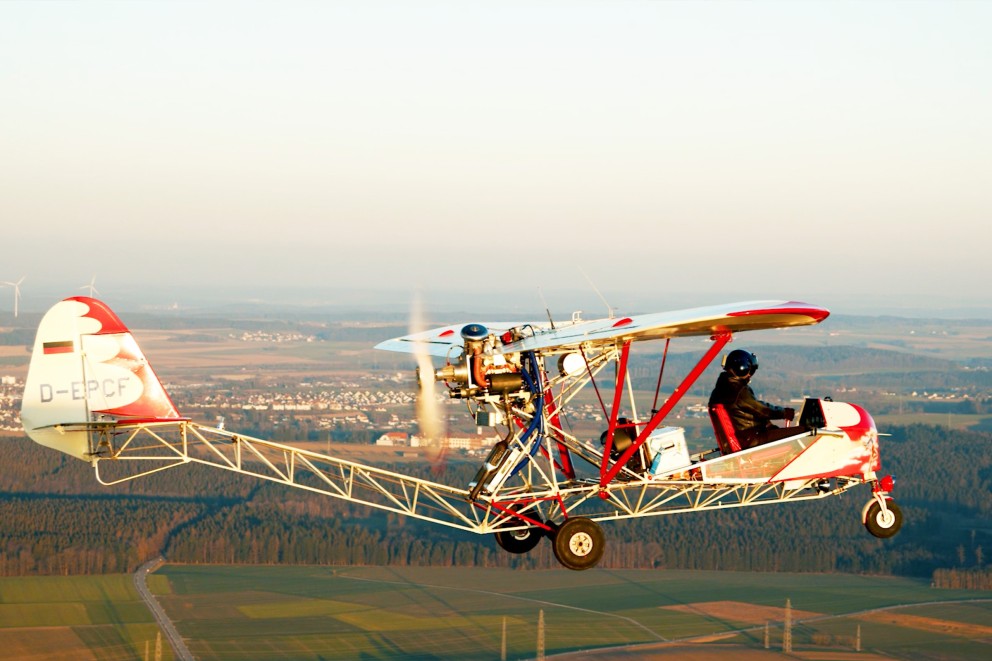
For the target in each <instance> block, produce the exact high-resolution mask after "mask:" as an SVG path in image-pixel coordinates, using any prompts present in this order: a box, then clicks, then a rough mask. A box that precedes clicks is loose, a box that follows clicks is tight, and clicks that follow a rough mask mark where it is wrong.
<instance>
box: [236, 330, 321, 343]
mask: <svg viewBox="0 0 992 661" xmlns="http://www.w3.org/2000/svg"><path fill="white" fill-rule="evenodd" d="M228 337H230V338H231V339H233V340H241V341H242V342H275V343H276V344H283V343H285V342H319V341H320V338H318V337H317V336H316V335H304V334H303V333H289V332H281V331H275V332H273V331H261V330H254V331H245V332H243V333H241V334H240V335H237V334H235V333H230V334H229V335H228Z"/></svg>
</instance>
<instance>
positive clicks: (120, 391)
mask: <svg viewBox="0 0 992 661" xmlns="http://www.w3.org/2000/svg"><path fill="white" fill-rule="evenodd" d="M828 315H829V311H827V310H826V309H824V308H821V307H818V306H814V305H810V304H807V303H802V302H796V301H749V302H742V303H730V304H725V305H717V306H710V307H700V308H693V309H688V310H678V311H674V312H662V313H653V314H641V315H634V316H629V317H622V318H615V317H614V316H613V315H612V314H611V316H610V317H608V318H604V319H595V320H584V319H582V317H581V314H579V313H576V314H573V316H572V318H571V319H570V320H569V321H566V322H558V323H556V322H554V321H552V320H551V319H550V315H549V320H548V321H547V322H521V323H517V322H513V323H494V324H489V325H483V324H481V323H467V324H460V325H451V326H443V327H440V328H435V329H431V330H425V331H419V332H414V333H411V334H409V335H406V336H403V337H398V338H395V339H391V340H387V341H384V342H381V343H380V344H378V345H376V347H375V348H376V349H380V350H386V351H398V352H403V353H409V354H413V355H414V356H415V357H416V358H417V362H418V364H419V369H418V379H419V382H420V384H421V388H422V394H421V397H425V396H430V393H431V389H432V388H433V386H434V384H436V383H442V384H444V385H445V387H446V388H447V393H448V396H449V398H450V399H454V400H459V401H461V402H463V403H464V404H465V405H466V406H467V409H468V412H469V414H470V415H471V416H472V419H473V420H474V422H475V424H476V425H478V426H481V427H489V428H492V429H493V430H494V432H496V435H498V437H499V439H500V440H499V441H498V442H496V443H495V445H494V446H493V448H492V450H491V452H490V453H489V455H488V457H487V458H486V460H485V461H484V462H483V464H482V466H481V467H480V468H479V469H478V472H477V474H476V476H475V479H474V480H472V481H471V483H469V484H466V485H447V484H443V483H440V482H436V481H431V480H426V479H422V478H416V477H413V476H409V475H404V474H402V473H399V472H396V471H391V470H386V469H383V468H379V467H375V466H369V465H365V464H361V463H357V462H353V461H348V460H344V459H341V458H337V457H333V456H330V455H327V454H322V453H318V452H312V451H309V450H302V449H299V448H295V447H293V446H290V445H286V444H281V443H276V442H273V441H268V440H263V439H257V438H252V437H250V436H247V435H244V434H239V433H237V432H235V431H231V430H228V429H224V428H223V425H220V426H218V427H210V426H206V425H201V424H198V423H196V422H193V421H192V420H191V419H190V418H187V417H184V416H182V415H181V414H180V413H179V412H178V410H177V409H176V406H175V405H174V404H173V402H172V400H171V398H170V397H169V395H168V393H167V392H166V389H165V388H164V387H163V385H162V383H161V382H160V380H159V379H158V377H157V376H156V374H155V372H154V371H153V369H152V367H151V365H150V364H149V363H148V361H147V359H146V358H145V356H144V354H143V353H142V351H141V349H140V347H139V346H138V343H137V342H136V340H135V339H134V337H133V335H132V334H131V332H130V331H129V330H128V328H127V327H126V326H125V325H124V323H123V322H122V321H121V320H120V318H119V317H118V316H117V315H116V314H115V313H114V312H113V311H112V310H111V309H110V308H109V307H108V306H107V305H106V304H105V303H103V302H102V301H100V300H97V299H94V298H91V297H86V296H74V297H70V298H67V299H65V300H62V301H60V302H58V303H56V304H55V305H54V306H53V307H52V308H51V309H50V310H49V311H48V312H47V313H46V315H45V316H44V317H43V319H42V321H41V323H40V325H39V328H38V333H37V337H36V339H35V343H34V347H33V352H32V358H31V363H30V365H29V369H28V376H27V380H26V382H25V390H24V396H23V400H22V410H21V420H22V423H23V426H24V430H25V432H26V434H27V435H28V436H29V437H30V438H31V439H32V440H33V441H35V442H36V443H39V444H41V445H43V446H46V447H49V448H53V449H55V450H59V451H61V452H64V453H66V454H68V455H70V456H73V457H75V458H77V459H80V460H83V461H86V462H89V463H90V464H91V465H92V467H93V469H94V473H95V476H96V478H97V480H98V481H99V482H100V483H101V484H104V485H113V484H118V483H121V482H124V481H127V480H133V479H137V478H140V477H143V476H147V475H151V474H154V473H157V472H160V471H163V470H167V469H171V468H176V467H179V466H182V465H185V464H188V463H199V464H205V465H209V466H213V467H216V468H220V469H224V470H228V471H234V472H238V473H242V474H247V475H251V476H254V477H257V478H260V479H264V480H268V481H272V482H278V483H280V484H284V485H287V486H290V487H294V488H299V489H304V490H307V491H310V492H313V493H318V494H323V495H327V496H331V497H334V498H340V499H344V500H348V501H352V502H356V503H361V504H365V505H369V506H371V507H375V508H379V509H382V510H387V511H391V512H396V513H399V514H403V515H406V516H411V517H414V518H417V519H421V520H425V521H430V522H433V523H437V524H440V525H445V526H448V527H451V528H456V529H460V530H465V531H469V532H472V533H476V534H492V535H493V536H494V538H495V541H496V543H497V544H498V545H499V546H500V547H501V548H502V549H504V550H505V551H507V552H509V553H515V554H520V553H527V552H529V551H531V550H532V549H534V548H535V547H536V546H537V545H538V544H539V543H540V542H541V540H542V539H545V538H547V539H548V540H549V541H550V543H551V546H552V550H553V553H554V555H555V558H556V559H557V560H558V562H559V563H560V564H561V565H562V566H563V567H566V568H568V569H572V570H585V569H589V568H591V567H594V566H596V565H597V564H598V562H599V561H600V560H601V558H602V556H603V551H604V549H605V544H606V539H605V535H604V533H603V530H602V525H601V524H603V523H606V522H609V521H616V520H623V519H633V518H641V517H648V516H662V515H677V514H685V513H690V512H700V511H711V510H725V509H732V508H741V507H751V506H757V505H769V504H784V503H795V502H802V501H808V500H817V499H823V498H828V497H833V496H839V495H841V494H843V493H845V492H847V491H848V490H850V489H852V488H854V487H857V486H859V485H862V484H864V485H868V486H870V488H871V498H870V499H869V500H868V502H867V503H866V504H865V506H864V507H863V509H862V511H861V521H862V523H863V524H864V525H865V527H866V529H867V530H868V532H869V533H871V534H872V535H874V536H876V537H879V538H888V537H892V536H893V535H895V534H896V533H897V532H898V531H899V529H900V527H901V525H902V513H901V510H900V508H899V507H898V505H897V504H896V503H895V501H894V500H893V498H892V496H891V492H892V490H893V487H894V479H893V478H892V476H891V475H880V472H879V471H880V470H881V462H880V455H879V434H878V431H877V429H876V426H875V423H874V421H873V420H872V418H871V416H870V415H869V414H868V412H867V411H865V410H864V409H863V408H861V407H860V406H858V405H856V404H850V403H846V402H837V401H832V400H831V399H829V398H822V399H816V398H807V399H805V401H804V404H803V407H802V409H801V411H800V413H799V416H798V424H797V425H796V426H795V433H794V434H792V435H789V436H787V437H785V438H782V439H780V440H776V441H774V442H770V443H766V444H763V445H758V446H756V447H752V448H748V449H742V448H741V445H740V443H739V441H738V439H737V437H736V435H735V432H734V429H733V427H732V425H730V423H729V419H728V417H727V416H726V412H725V411H721V410H719V409H715V410H711V411H710V415H711V420H712V422H713V426H714V437H715V440H716V444H717V446H718V447H717V448H715V449H712V450H707V451H703V452H698V453H695V454H692V455H690V453H689V452H688V449H687V445H686V439H685V430H684V429H683V428H681V427H678V426H671V425H667V424H664V423H665V422H666V420H667V418H668V416H669V415H670V414H671V413H672V411H673V410H674V409H675V407H676V406H677V405H678V404H679V403H680V401H681V400H682V397H683V396H684V395H685V393H686V392H687V391H688V390H689V389H690V388H691V387H692V385H693V384H694V383H695V382H696V380H697V379H698V378H699V376H700V375H701V374H702V373H703V371H704V370H705V369H706V367H707V366H709V365H710V364H711V363H712V361H713V360H714V359H715V358H716V357H717V356H718V355H719V354H720V352H721V351H722V350H723V349H724V348H725V347H726V345H727V344H728V343H729V342H731V341H732V339H733V337H734V335H735V334H736V333H741V332H750V331H760V330H767V329H774V328H789V327H797V326H808V325H813V324H818V323H820V322H822V321H823V320H824V319H826V318H827V317H828ZM684 338H697V339H698V338H702V339H704V340H708V341H709V346H708V348H707V349H706V350H705V351H704V352H703V354H702V356H700V357H699V359H698V361H697V362H696V364H695V366H694V367H692V368H691V369H690V370H689V372H688V373H687V374H686V375H685V376H684V377H683V378H682V380H681V381H680V382H679V383H678V385H676V386H675V388H674V389H673V391H672V392H671V394H670V395H668V396H667V397H666V398H664V401H663V402H662V403H661V405H660V406H658V399H659V392H660V384H661V381H662V375H663V373H664V368H665V363H666V359H667V356H668V353H669V346H670V343H671V342H672V341H673V340H680V339H684ZM661 341H663V343H664V351H663V353H662V358H661V364H660V369H659V376H658V384H659V386H658V388H659V390H658V391H656V392H655V393H654V401H653V405H652V406H651V407H647V406H642V407H641V409H639V408H638V402H637V396H636V393H635V392H634V390H633V388H632V383H631V375H630V370H629V365H630V354H631V347H632V345H633V344H634V343H635V342H661ZM436 358H442V359H444V365H443V366H441V367H435V366H434V364H433V363H432V362H431V361H432V359H436ZM611 366H612V367H613V370H608V369H607V368H608V367H611ZM584 389H591V390H592V391H594V393H595V395H596V397H597V398H598V400H599V402H600V404H601V406H602V409H603V411H604V418H605V419H606V420H607V429H606V431H605V432H603V433H602V434H601V435H600V436H599V438H583V437H580V436H579V435H576V434H573V433H571V432H570V431H569V429H568V428H567V425H566V424H564V423H563V419H564V418H565V415H566V413H567V412H568V410H569V408H570V405H571V404H572V402H573V401H574V400H575V398H576V397H577V395H578V394H579V393H580V392H581V391H583V390H584ZM642 409H643V410H642Z"/></svg>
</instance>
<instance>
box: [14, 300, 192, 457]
mask: <svg viewBox="0 0 992 661" xmlns="http://www.w3.org/2000/svg"><path fill="white" fill-rule="evenodd" d="M179 419H181V416H180V415H179V412H178V411H176V407H175V405H174V404H173V403H172V400H171V399H170V398H169V395H168V393H166V392H165V388H163V387H162V383H161V382H160V381H159V380H158V377H157V376H156V375H155V372H154V371H153V370H152V368H151V366H150V365H149V364H148V361H147V360H145V356H144V354H142V353H141V349H140V348H139V347H138V343H137V342H135V340H134V337H133V336H132V335H131V331H129V330H128V329H127V327H126V326H125V325H124V323H123V322H121V320H120V319H119V318H118V317H117V315H116V314H114V312H113V311H112V310H111V309H110V308H109V307H107V305H106V304H105V303H103V302H102V301H98V300H96V299H95V298H89V297H86V296H74V297H72V298H67V299H65V300H63V301H59V302H58V303H56V304H55V305H54V306H53V307H52V309H50V310H49V311H48V312H47V313H46V314H45V316H44V318H42V320H41V325H39V326H38V335H37V337H36V338H35V341H34V350H33V352H32V354H31V364H30V366H29V367H28V378H27V381H26V382H25V384H24V397H23V401H22V404H21V422H22V424H23V425H24V431H25V432H26V433H27V435H28V436H29V437H30V438H31V440H33V441H35V442H36V443H39V444H41V445H44V446H46V447H50V448H54V449H56V450H59V451H61V452H65V453H66V454H69V455H72V456H73V457H77V458H79V459H83V460H89V459H90V455H91V452H92V450H91V447H90V435H91V428H92V426H93V425H94V424H106V423H114V422H118V423H128V422H139V421H141V422H147V421H152V420H179Z"/></svg>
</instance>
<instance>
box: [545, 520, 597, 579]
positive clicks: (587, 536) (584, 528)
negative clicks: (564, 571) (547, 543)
mask: <svg viewBox="0 0 992 661" xmlns="http://www.w3.org/2000/svg"><path fill="white" fill-rule="evenodd" d="M605 546H606V538H605V537H604V536H603V530H602V529H601V528H600V527H599V525H598V524H597V523H596V522H595V521H593V520H591V519H587V518H585V517H581V516H579V517H573V518H571V519H568V520H567V521H565V522H564V523H563V524H561V527H559V528H558V531H557V532H556V533H555V536H554V539H553V540H552V547H553V548H554V552H555V557H556V558H557V559H558V562H560V563H561V564H562V565H563V566H565V567H567V568H568V569H574V570H576V571H581V570H583V569H589V568H590V567H595V566H596V564H597V563H598V562H599V561H600V559H601V558H602V557H603V549H604V548H605Z"/></svg>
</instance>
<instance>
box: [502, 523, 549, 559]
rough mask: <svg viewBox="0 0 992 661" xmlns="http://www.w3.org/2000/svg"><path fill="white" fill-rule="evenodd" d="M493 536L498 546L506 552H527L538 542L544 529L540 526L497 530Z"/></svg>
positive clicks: (542, 535)
mask: <svg viewBox="0 0 992 661" xmlns="http://www.w3.org/2000/svg"><path fill="white" fill-rule="evenodd" d="M493 537H495V538H496V543H497V544H499V547H500V548H501V549H503V550H504V551H506V552H508V553H527V552H528V551H530V550H532V549H533V548H534V547H535V546H537V545H538V543H540V541H541V538H542V537H544V531H543V530H541V529H540V528H525V529H523V530H498V531H496V532H495V533H493Z"/></svg>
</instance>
